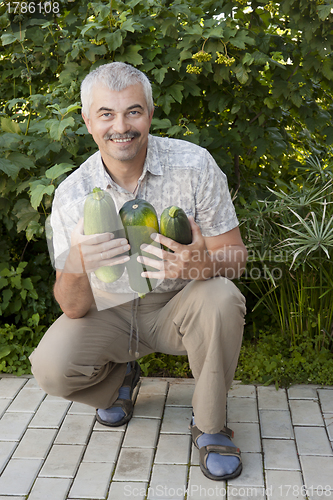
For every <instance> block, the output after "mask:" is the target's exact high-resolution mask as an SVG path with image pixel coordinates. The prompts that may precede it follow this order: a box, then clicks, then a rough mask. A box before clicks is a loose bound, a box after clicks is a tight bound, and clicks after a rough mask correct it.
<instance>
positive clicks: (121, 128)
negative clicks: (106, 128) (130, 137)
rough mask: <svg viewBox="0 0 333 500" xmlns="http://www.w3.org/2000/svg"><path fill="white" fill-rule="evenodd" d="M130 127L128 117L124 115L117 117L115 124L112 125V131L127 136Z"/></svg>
mask: <svg viewBox="0 0 333 500" xmlns="http://www.w3.org/2000/svg"><path fill="white" fill-rule="evenodd" d="M129 128H130V126H129V124H128V122H127V120H126V116H123V115H120V114H119V115H117V116H116V118H115V120H114V122H113V124H112V129H113V131H114V132H116V133H118V134H125V133H126V132H128V130H129Z"/></svg>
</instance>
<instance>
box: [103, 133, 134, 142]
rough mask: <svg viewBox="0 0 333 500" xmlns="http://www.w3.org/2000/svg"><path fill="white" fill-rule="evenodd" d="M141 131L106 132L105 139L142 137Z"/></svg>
mask: <svg viewBox="0 0 333 500" xmlns="http://www.w3.org/2000/svg"><path fill="white" fill-rule="evenodd" d="M140 135H141V134H140V132H136V131H135V132H128V133H127V134H109V133H107V134H105V136H104V139H105V140H106V141H108V140H110V139H111V140H112V139H134V138H135V137H140Z"/></svg>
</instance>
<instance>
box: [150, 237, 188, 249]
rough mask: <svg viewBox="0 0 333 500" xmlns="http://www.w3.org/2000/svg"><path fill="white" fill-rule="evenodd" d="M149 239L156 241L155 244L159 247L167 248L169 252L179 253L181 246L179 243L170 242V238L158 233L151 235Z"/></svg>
mask: <svg viewBox="0 0 333 500" xmlns="http://www.w3.org/2000/svg"><path fill="white" fill-rule="evenodd" d="M150 237H151V238H152V239H153V240H154V241H156V242H157V243H160V244H161V245H164V246H165V247H167V248H170V250H173V251H174V252H179V251H180V249H181V247H182V245H181V244H180V243H177V242H176V241H174V240H172V239H171V238H168V237H167V236H163V234H160V233H153V234H151V235H150Z"/></svg>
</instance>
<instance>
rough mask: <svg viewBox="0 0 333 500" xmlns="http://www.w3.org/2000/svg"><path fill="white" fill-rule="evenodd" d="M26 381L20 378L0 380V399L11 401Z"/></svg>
mask: <svg viewBox="0 0 333 500" xmlns="http://www.w3.org/2000/svg"><path fill="white" fill-rule="evenodd" d="M27 380H28V379H26V378H20V377H8V378H7V377H4V378H1V379H0V397H1V398H9V399H13V398H14V397H15V396H16V394H17V393H18V392H19V390H20V389H21V388H22V387H23V386H24V384H25V383H26V382H27Z"/></svg>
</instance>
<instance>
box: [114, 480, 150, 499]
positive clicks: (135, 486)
mask: <svg viewBox="0 0 333 500" xmlns="http://www.w3.org/2000/svg"><path fill="white" fill-rule="evenodd" d="M147 487H148V483H140V482H130V481H126V482H120V483H118V482H116V481H112V483H111V487H110V493H109V496H108V499H109V500H123V499H126V498H130V499H131V500H144V499H145V498H146V493H147Z"/></svg>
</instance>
